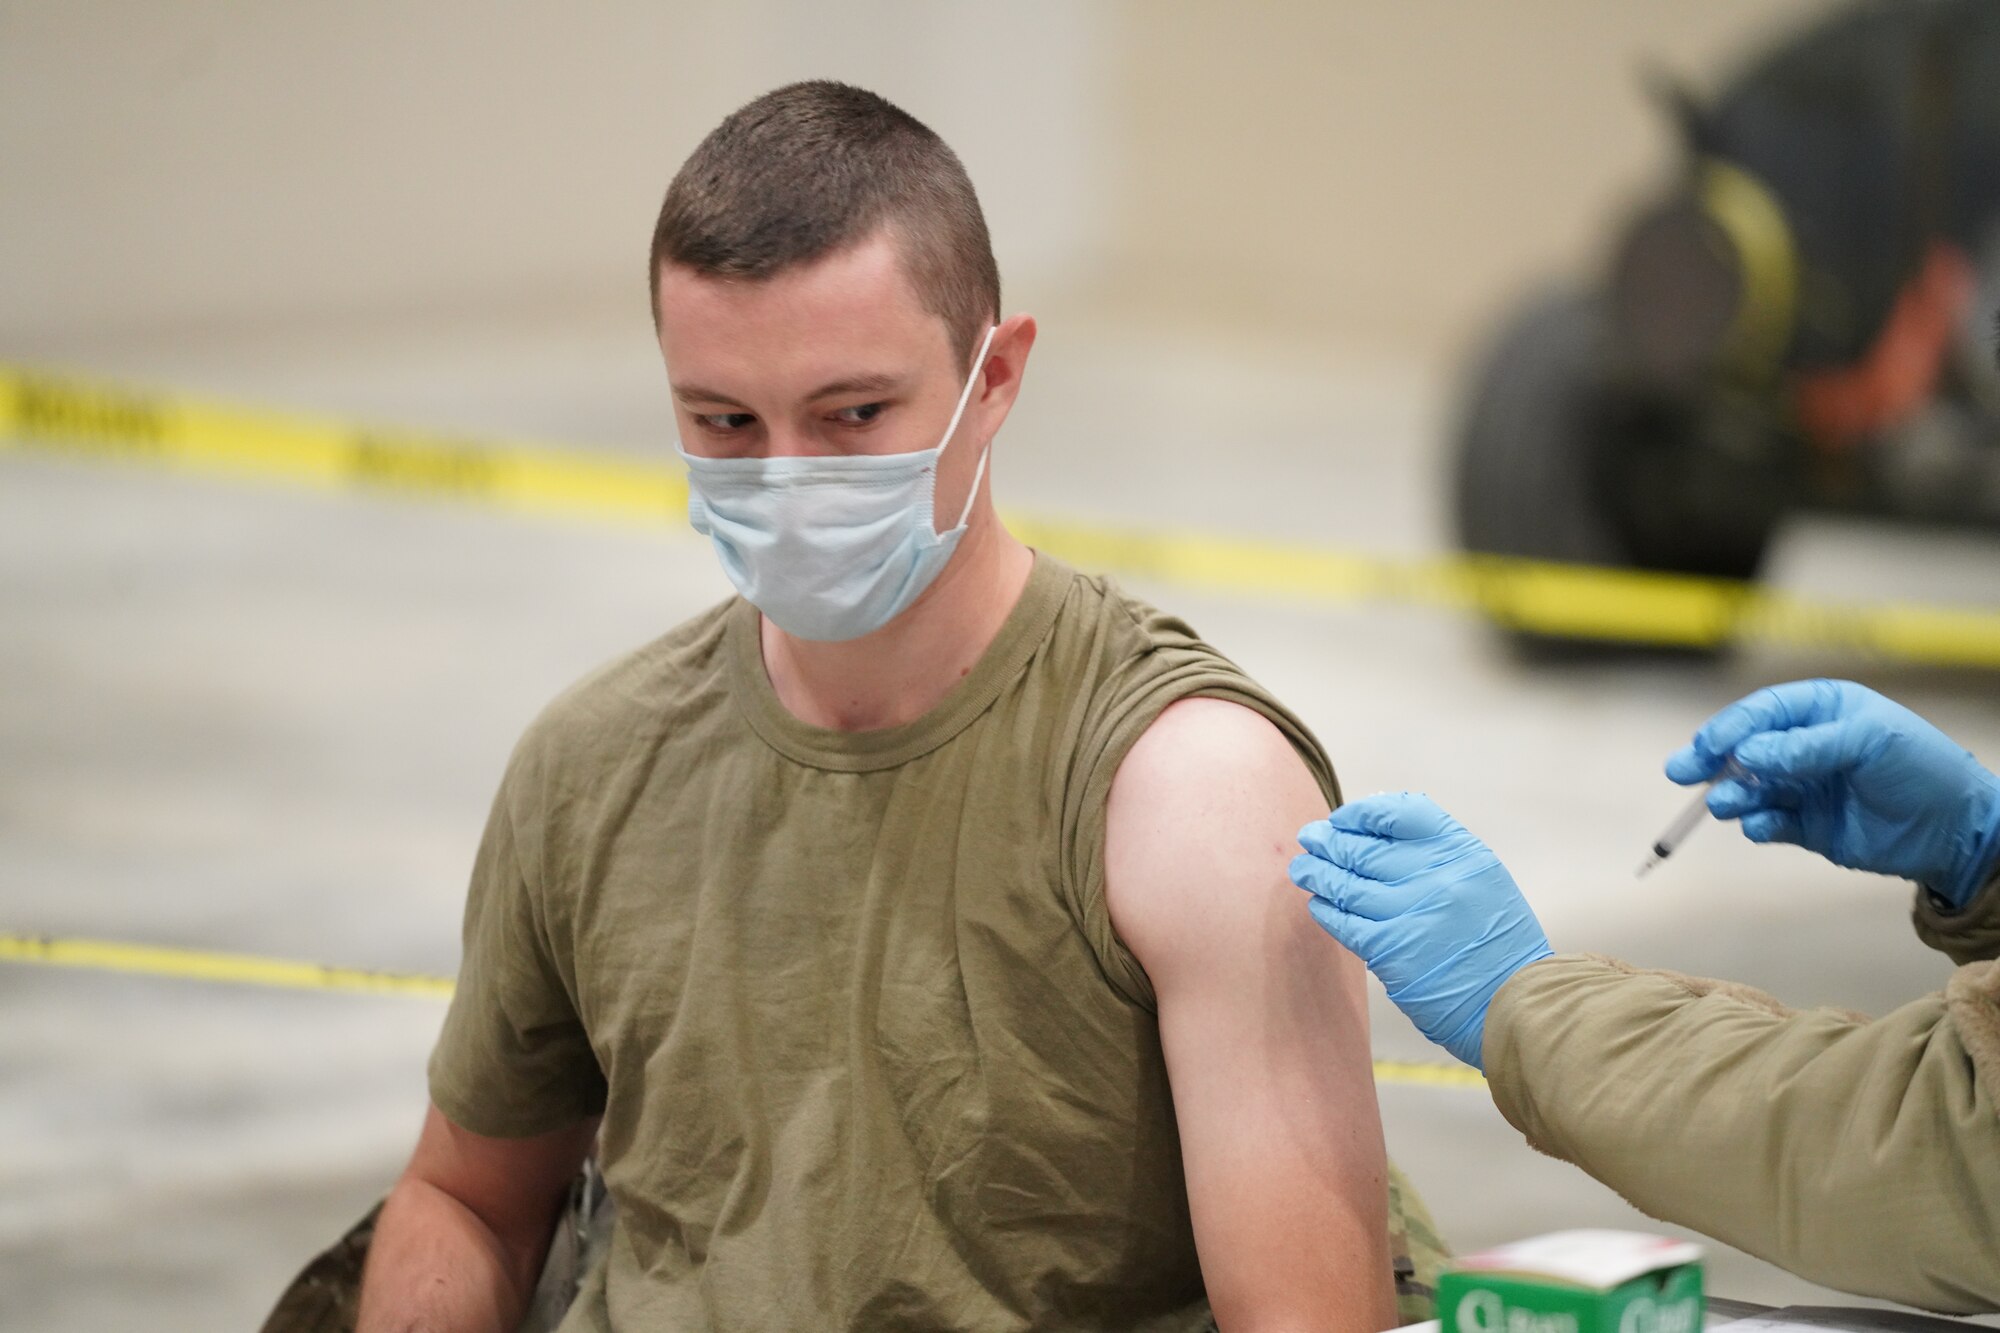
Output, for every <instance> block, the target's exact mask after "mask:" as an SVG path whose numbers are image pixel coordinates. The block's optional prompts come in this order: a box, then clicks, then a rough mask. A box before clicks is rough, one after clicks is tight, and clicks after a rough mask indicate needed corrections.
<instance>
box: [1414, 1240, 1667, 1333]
mask: <svg viewBox="0 0 2000 1333" xmlns="http://www.w3.org/2000/svg"><path fill="white" fill-rule="evenodd" d="M1437 1294H1438V1322H1439V1324H1440V1329H1439V1333H1701V1330H1702V1317H1703V1314H1704V1312H1705V1303H1704V1301H1703V1297H1702V1285H1701V1247H1700V1246H1699V1245H1695V1244H1692V1243H1691V1242H1688V1241H1682V1240H1666V1239H1663V1238H1662V1237H1659V1236H1644V1235H1640V1234H1638V1233H1637V1232H1631V1231H1558V1232H1555V1233H1553V1234H1552V1235H1547V1236H1537V1237H1535V1238H1534V1239H1532V1240H1522V1241H1515V1242H1514V1243H1513V1244H1511V1245H1502V1246H1499V1247H1497V1248H1495V1249H1491V1250H1485V1251H1482V1252H1481V1253H1478V1254H1469V1255H1466V1256H1464V1257H1463V1258H1460V1259H1456V1260H1454V1261H1452V1263H1451V1264H1450V1266H1449V1267H1447V1268H1446V1269H1445V1271H1444V1273H1443V1274H1442V1275H1441V1276H1440V1277H1439V1278H1438V1293H1437Z"/></svg>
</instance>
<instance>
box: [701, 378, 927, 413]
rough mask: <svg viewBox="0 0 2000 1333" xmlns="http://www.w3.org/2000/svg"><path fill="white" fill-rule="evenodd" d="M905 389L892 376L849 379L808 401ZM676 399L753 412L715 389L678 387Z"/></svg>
mask: <svg viewBox="0 0 2000 1333" xmlns="http://www.w3.org/2000/svg"><path fill="white" fill-rule="evenodd" d="M902 387H903V379H902V377H901V376H900V375H890V374H887V373H882V372H878V373H875V374H869V375H849V376H847V377H846V378H845V379H837V380H835V381H833V382H832V383H831V384H822V385H820V386H819V387H818V388H817V389H814V390H813V391H812V392H811V393H809V394H807V395H806V401H807V402H809V403H810V402H814V401H816V400H818V399H821V398H832V397H835V396H836V395H839V394H849V393H889V392H892V391H894V390H896V389H900V388H902ZM674 397H675V398H678V399H679V400H680V401H681V402H683V403H715V404H717V405H719V406H722V407H740V408H743V410H744V411H745V412H748V411H749V410H750V409H749V408H748V407H745V406H744V405H743V404H742V403H739V402H737V401H736V400H735V399H734V398H731V397H730V396H729V395H728V394H726V393H718V392H717V391H716V390H714V389H704V388H702V387H701V386H700V385H699V384H681V385H676V386H675V387H674Z"/></svg>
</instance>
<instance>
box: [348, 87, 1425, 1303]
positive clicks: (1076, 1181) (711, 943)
mask: <svg viewBox="0 0 2000 1333" xmlns="http://www.w3.org/2000/svg"><path fill="white" fill-rule="evenodd" d="M651 265H652V283H653V294H654V312H655V316H656V319H657V322H658V327H659V335H660V347H661V351H662V353H663V354H664V357H665V360H666V367H667V376H668V379H669V381H670V382H671V384H672V389H673V397H674V403H675V411H676V416H677V421H678V424H679V429H680V436H681V447H682V453H683V456H684V457H685V458H686V460H687V463H688V467H689V473H690V483H691V486H692V489H693V496H694V499H693V502H692V506H691V508H692V515H693V518H694V522H695V526H696V527H697V528H698V529H699V530H701V531H703V532H704V533H706V534H708V535H709V536H710V538H711V539H712V540H713V542H714V544H715V547H716V549H717V552H718V554H719V555H720V556H721V559H722V562H723V565H724V568H725V569H726V571H727V572H728V574H729V576H730V578H731V580H732V581H733V582H734V583H735V585H736V586H737V588H738V589H739V590H740V591H741V592H742V594H743V596H742V597H741V598H739V599H734V600H731V601H730V602H727V603H725V604H723V605H722V606H719V607H717V608H715V609H714V610H712V611H710V612H707V613H705V614H703V615H701V616H698V617H696V618H695V619H694V620H692V621H690V622H688V623H687V624H684V625H682V626H680V627H679V628H678V629H675V630H673V631H672V632H671V633H669V634H668V635H667V636H666V637H665V638H663V639H661V640H659V641H657V642H656V643H654V644H652V645H650V646H648V647H646V648H643V649H641V650H640V651H638V652H637V653H635V654H633V655H631V656H629V657H627V658H625V659H623V660H622V661H619V662H616V663H614V664H612V665H611V666H609V667H608V668H605V669H604V670H602V671H600V672H599V673H597V674H596V675H594V676H592V677H590V678H589V679H587V680H585V681H584V682H583V683H581V684H580V685H578V686H576V687H575V688H573V689H572V690H570V691H569V692H568V693H567V694H565V695H564V696H563V697H562V698H560V699H559V700H557V702H556V703H555V704H553V705H552V706H551V707H550V708H549V709H548V710H547V711H546V712H545V713H544V714H543V716H542V717H541V718H540V719H539V720H537V722H536V723H535V724H534V725H533V727H531V728H530V729H529V732H528V734H527V736H526V737H525V738H524V739H523V740H522V742H521V744H520V746H519V747H518V749H517V750H516V753H515V755H514V758H513V761H512V763H511V765H510V766H509V769H508V773H507V776H506V778H505V781H504V782H503V784H502V787H501V791H500V794H499V797H498V799H497V801H496V804H495V807H494V812H493V817H492V821H491V824H490V825H489V827H488V830H487V835H486V839H485V842H484V844H483V846H482V849H481V852H480V856H479V859H478V863H477V865H476V867H475V869H474V873H473V880H472V886H471V892H470V895H469V900H468V904H467V909H466V927H465V958H464V963H463V967H462V970H461V973H460V980H459V988H458V992H457V995H456V996H455V998H454V1000H453V1002H452V1007H451V1010H450V1014H449V1016H448V1017H447V1019H446V1022H445V1027H444V1032H443V1035H442V1037H441V1038H440V1040H439V1043H438V1048H437V1051H436V1054H435V1055H434V1056H433V1058H432V1063H431V1094H432V1101H433V1103H434V1105H433V1107H432V1109H431V1111H430V1114H429V1117H428V1119H427V1121H426V1124H425V1127H424V1131H423V1135H422V1139H421V1141H420V1142H419V1144H418V1146H417V1150H416V1154H415V1156H414V1158H413V1159H412V1161H411V1163H410V1166H409V1168H408V1170H407V1172H406V1173H405V1175H404V1176H403V1178H402V1180H401V1181H400V1182H399V1183H398V1185H397V1187H396V1189H395V1191H394V1192H393V1194H392V1195H391V1197H390V1200H389V1202H388V1204H387V1206H386V1208H385V1210H384V1212H383V1214H382V1218H381V1221H380V1225H379V1228H378V1231H377V1233H376V1239H375V1244H374V1251H373V1256H372V1258H371V1260H370V1267H369V1271H368V1281H367V1285H366V1291H365V1293H364V1298H363V1309H362V1319H361V1327H362V1328H363V1329H364V1330H386V1329H433V1328H435V1329H475V1328H476V1329H496V1330H497V1329H511V1328H512V1327H513V1321H515V1320H517V1319H518V1318H519V1313H520V1310H521V1307H522V1303H523V1300H524V1298H525V1296H526V1294H527V1292H528V1290H529V1289H530V1287H531V1286H532V1284H533V1281H534V1277H535V1274H536V1272H537V1270H538V1267H539V1264H540V1261H541V1253H542V1249H543V1247H544V1245H545V1244H546V1241H547V1237H548V1233H549V1226H550V1222H551V1219H552V1217H553V1216H554V1213H555V1210H556V1208H557V1206H558V1203H559V1200H560V1198H561V1196H562V1195H563V1192H564V1189H565V1186H566V1185H567V1183H568V1182H569V1180H570V1178H571V1176H572V1175H573V1173H574V1172H575V1171H576V1169H577V1167H578V1164H579V1162H580V1161H581V1159H582V1157H583V1155H584V1154H585V1152H586V1151H587V1150H588V1148H589V1146H590V1144H591V1142H592V1139H593V1137H595V1136H597V1135H598V1133H599V1126H600V1125H601V1139H599V1143H598V1153H599V1158H600V1162H601V1166H602V1170H603V1173H604V1177H605V1180H606V1182H607V1183H608V1186H609V1188H610V1191H611V1194H612V1197H613V1199H614V1200H615V1203H616V1206H617V1221H616V1226H615V1230H614V1232H613V1235H612V1238H611V1242H610V1250H609V1254H608V1257H607V1259H606V1260H605V1262H603V1263H602V1264H600V1265H598V1267H597V1268H596V1269H595V1271H594V1272H593V1273H592V1274H591V1275H590V1277H589V1278H588V1279H587V1281H586V1284H585V1287H584V1290H583V1292H582V1294H581V1295H580V1296H579V1298H578V1300H577V1302H576V1304H575V1306H574V1307H573V1308H572V1309H571V1311H570V1314H569V1316H568V1318H567V1320H566V1321H565V1322H564V1324H563V1327H564V1328H565V1329H608V1328H612V1327H618V1328H627V1329H644V1328H660V1329H666V1328H672V1329H760V1330H761V1329H782V1328H801V1329H803V1328H813V1329H824V1328H832V1327H839V1328H856V1329H864V1328H865V1329H883V1328H956V1329H971V1328H978V1329H1017V1328H1020V1329H1025V1328H1145V1329H1194V1328H1203V1327H1207V1326H1208V1323H1209V1320H1210V1319H1211V1317H1212V1318H1214V1319H1216V1320H1218V1321H1219V1322H1220V1323H1221V1324H1222V1326H1223V1327H1225V1328H1229V1329H1238V1328H1244V1329H1251V1328H1266V1327H1271V1328H1275V1327H1284V1328H1288V1329H1305V1328H1326V1329H1351V1330H1357V1331H1359V1330H1375V1329H1380V1328H1385V1327H1388V1326H1389V1325H1391V1324H1393V1323H1395V1322H1397V1320H1398V1308H1397V1301H1396V1293H1395V1290H1394V1288H1393V1285H1392V1253H1391V1251H1392V1244H1391V1226H1392V1223H1391V1219H1390V1217H1389V1216H1388V1213H1389V1205H1388V1199H1387V1195H1388V1192H1389V1176H1388V1168H1387V1164H1386V1161H1385V1158H1384V1155H1383V1148H1382V1135H1381V1127H1380V1123H1379V1119H1378V1115H1377V1111H1376V1106H1375V1099H1374V1088H1373V1083H1372V1079H1371V1076H1370V1065H1369V1046H1368V1030H1367V1016H1366V1008H1365V1004H1364V995H1363V976H1364V974H1363V971H1362V969H1361V967H1360V965H1359V964H1358V963H1357V962H1356V961H1355V960H1354V959H1353V957H1352V956H1350V955H1348V954H1347V953H1345V952H1344V951H1343V950H1341V949H1340V948H1339V947H1338V946H1336V945H1335V944H1333V942H1332V941H1330V940H1328V939H1326V938H1325V937H1324V936H1322V935H1321V934H1320V933H1319V932H1318V930H1317V929H1316V928H1315V927H1314V926H1313V924H1312V922H1311V921H1310V920H1307V919H1306V918H1305V917H1304V916H1303V915H1302V914H1300V913H1299V912H1298V911H1297V909H1296V905H1295V904H1294V903H1293V901H1292V894H1293V892H1294V891H1293V890H1292V889H1291V888H1290V886H1289V884H1288V883H1287V881H1286V877H1285V866H1286V863H1287V860H1288V857H1289V850H1288V849H1289V848H1290V846H1291V836H1292V831H1293V830H1295V829H1296V828H1297V827H1298V826H1299V825H1300V824H1301V823H1303V822H1304V821H1305V820H1306V819H1307V818H1309V817H1311V816H1312V815H1313V814H1315V813H1317V812H1319V811H1320V810H1322V809H1323V808H1324V805H1325V803H1326V802H1327V801H1329V800H1335V799H1337V792H1336V789H1335V785H1334V778H1333V773H1332V771H1331V769H1330V768H1329V767H1328V765H1327V762H1326V760H1325V757H1324V756H1323V755H1322V754H1321V752H1320V750H1319V747H1318V745H1317V744H1316V743H1315V742H1314V740H1313V738H1312V737H1311V735H1310V734H1309V733H1308V732H1307V731H1306V729H1305V728H1304V727H1303V726H1302V725H1301V724H1300V723H1299V722H1298V721H1297V720H1296V719H1294V718H1293V717H1292V716H1291V715H1290V714H1289V713H1288V712H1286V711H1285V710H1284V708H1283V707H1281V706H1280V705H1279V704H1278V703H1276V702H1275V701H1274V700H1272V699H1271V698H1270V697H1269V696H1268V695H1266V694H1265V693H1264V692H1263V691H1262V690H1261V689H1260V688H1259V687H1258V686H1257V685H1256V684H1255V683H1253V682H1252V681H1250V680H1249V679H1248V678H1246V677H1245V676H1244V675H1243V674H1242V673H1241V672H1240V671H1239V670H1237V669H1236V668H1235V667H1234V666H1233V665H1232V664H1231V663H1230V662H1228V661H1227V660H1226V659H1224V658H1223V657H1221V656H1220V655H1218V654H1217V653H1216V652H1214V651H1213V650H1212V649H1210V648H1209V647H1207V646H1206V645H1205V644H1203V643H1202V642H1201V641H1200V640H1199V639H1197V638H1195V637H1194V635H1193V633H1192V632H1191V631H1190V630H1189V629H1188V628H1187V627H1186V626H1185V625H1182V624H1181V623H1179V622H1178V621H1175V620H1171V619H1168V618H1166V617H1164V616H1162V615H1160V614H1159V613H1157V612H1155V611H1153V610H1151V609H1150V608H1147V607H1145V606H1142V605H1140V604H1138V603H1136V602H1133V601H1132V600H1130V599H1129V598H1127V597H1125V596H1124V595H1122V594H1121V593H1119V592H1118V591H1116V590H1115V589H1114V588H1112V587H1110V586H1108V585H1107V584H1105V583H1104V582H1102V581H1101V580H1096V579H1090V578H1085V577H1083V576H1081V575H1079V574H1077V573H1075V572H1074V571H1072V570H1070V569H1067V568H1065V567H1064V566H1062V565H1061V564H1059V563H1058V562H1056V561H1054V560H1052V559H1050V558H1048V557H1047V556H1042V555H1037V554H1036V553H1035V552H1032V551H1030V550H1028V549H1027V548H1026V547H1024V546H1022V545H1021V544H1020V543H1019V542H1018V541H1016V540H1015V539H1014V538H1013V537H1012V536H1010V535H1009V534H1008V532H1007V531H1006V529H1005V528H1004V527H1002V526H1001V524H1000V522H999V520H998V518H997V517H996V516H995V513H994V510H993V507H992V502H991V499H990V495H989V482H988V468H987V455H988V450H989V447H990V445H991V442H992V440H993V437H994V435H995V434H996V433H997V432H998V431H999V429H1000V426H1001V423H1002V422H1003V421H1004V420H1005V419H1006V416H1007V413H1008V410H1009V408H1010V407H1011V406H1012V404H1013V402H1014V398H1015V396H1016V394H1017V393H1019V391H1020V387H1021V376H1022V372H1023V370H1024V368H1025V366H1026V364H1027V359H1028V353H1029V350H1030V349H1031V348H1032V346H1033V345H1034V341H1035V324H1034V321H1033V320H1032V319H1030V318H1028V317H1027V316H1025V315H1016V316H1013V317H1011V318H1008V319H1005V320H1002V319H1001V318H1000V292H999V277H998V272H997V270H996V268H995V265H994V262H993V256H992V251H991V248H990V245H989V242H988V239H987V234H986V227H985V222H984V220H983V218H982V217H981V214H980V210H979V206H978V202H977V200H976V198H975V196H974V194H973V191H972V187H971V183H970V182H969V181H968V180H967V179H966V177H965V174H964V171H963V168H961V167H960V165H959V163H958V161H957V159H956V158H955V157H954V156H953V155H952V153H951V151H950V149H948V148H947V147H946V146H945V145H944V144H943V143H942V142H941V141H940V140H938V138H937V137H936V136H935V135H934V134H932V133H931V132H930V131H929V130H927V129H925V128H924V127H923V126H922V125H920V124H918V123H917V122H916V121H914V120H912V119H911V118H910V117H909V116H907V115H905V114H904V113H902V112H901V111H899V110H897V109H896V108H895V107H893V106H891V105H889V104H888V103H886V102H884V101H882V100H881V99H880V98H877V97H875V96H873V95H872V94H869V93H865V92H862V91H860V90H857V89H853V88H848V87H844V86H841V85H838V84H832V83H808V84H798V85H794V86H792V87H788V88H783V89H780V90H779V91H777V92H774V93H771V94H769V95H768V96H765V97H763V98H760V99H758V100H757V101H756V102H753V103H751V104H750V105H749V106H746V107H744V108H743V109H742V110H740V111H738V112H737V113H735V114H734V115H732V116H731V117H729V118H728V119H727V120H726V121H724V122H723V124H722V125H721V126H720V127H719V128H717V129H716V130H715V131H714V132H713V133H712V134H711V135H710V136H709V137H708V139H707V140H706V141H704V143H703V144H702V145H701V147H700V148H698V149H697V150H696V152H695V154H694V156H693V157H692V158H690V159H689V161H688V162H687V164H686V165H685V166H684V167H683V168H682V169H681V171H680V173H679V175H678V176H677V177H676V178H675V180H674V182H673V184H672V186H671V187H670V189H669V190H668V192H667V197H666V201H665V204H664V206H663V207H662V210H661V214H660V219H659V225H658V227H657V229H656V231H655V234H654V239H653V251H652V260H651ZM1409 1230H1414V1231H1418V1232H1419V1233H1420V1234H1421V1233H1422V1224H1421V1222H1420V1221H1419V1222H1418V1223H1417V1224H1416V1225H1414V1226H1412V1227H1410V1228H1409ZM1394 1248H1398V1249H1402V1250H1404V1251H1405V1252H1407V1250H1408V1249H1409V1248H1411V1247H1408V1246H1402V1245H1398V1246H1396V1247H1394ZM1404 1268H1405V1269H1406V1270H1407V1268H1408V1264H1407V1263H1405V1264H1404ZM1211 1308H1212V1312H1213V1313H1212V1315H1211Z"/></svg>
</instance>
